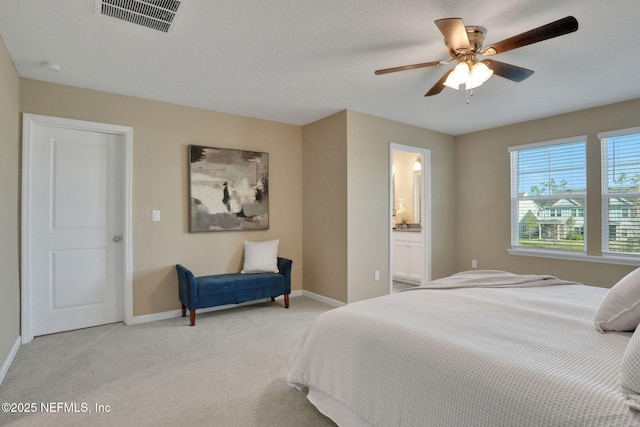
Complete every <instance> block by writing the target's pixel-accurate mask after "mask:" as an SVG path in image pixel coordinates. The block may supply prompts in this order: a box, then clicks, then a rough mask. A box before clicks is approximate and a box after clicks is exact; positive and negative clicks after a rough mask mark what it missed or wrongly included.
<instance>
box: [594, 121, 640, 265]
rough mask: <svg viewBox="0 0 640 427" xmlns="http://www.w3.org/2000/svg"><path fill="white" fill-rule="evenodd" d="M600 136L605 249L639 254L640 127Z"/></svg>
mask: <svg viewBox="0 0 640 427" xmlns="http://www.w3.org/2000/svg"><path fill="white" fill-rule="evenodd" d="M598 137H599V138H600V141H601V147H602V223H603V227H602V252H603V253H617V254H640V128H634V129H625V130H620V131H614V132H606V133H601V134H599V135H598Z"/></svg>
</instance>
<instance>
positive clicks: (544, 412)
mask: <svg viewBox="0 0 640 427" xmlns="http://www.w3.org/2000/svg"><path fill="white" fill-rule="evenodd" d="M481 282H482V281H481V280H480V281H477V282H475V283H474V280H471V282H467V283H464V284H460V282H459V281H446V280H445V281H444V282H442V281H441V282H439V284H435V285H434V286H425V287H420V288H419V289H416V290H411V291H407V292H402V293H398V294H392V295H388V296H384V297H379V298H374V299H370V300H366V301H361V302H358V303H354V304H349V305H347V306H344V307H341V308H337V309H334V310H331V311H328V312H326V313H323V314H322V315H320V316H318V318H316V319H315V321H314V323H313V324H312V326H311V327H310V329H309V331H308V332H307V333H306V335H305V336H304V337H302V338H301V339H300V340H299V341H298V343H297V344H296V346H295V348H294V349H293V350H292V352H291V354H290V358H289V376H288V382H289V384H291V385H292V386H295V387H297V388H300V389H305V390H311V392H310V393H309V399H310V400H311V401H312V403H314V404H315V405H316V406H317V407H318V408H319V409H320V410H321V411H323V412H325V414H326V415H328V416H330V417H331V418H333V419H334V421H336V422H337V423H338V424H340V425H374V426H421V427H424V426H463V425H465V426H471V425H473V426H536V427H539V426H625V425H640V413H638V412H636V411H633V410H631V409H630V408H629V407H628V405H627V404H626V401H627V397H626V396H625V395H624V394H623V393H622V391H621V389H620V365H621V361H622V356H623V354H624V351H625V349H626V346H627V343H628V341H629V339H630V337H631V333H629V332H608V333H604V334H603V333H599V332H597V331H596V329H595V327H594V323H593V318H594V313H595V311H596V309H597V307H598V305H599V303H600V301H601V300H602V298H603V297H604V295H605V293H606V291H607V290H606V289H602V288H596V287H590V286H585V285H580V284H570V283H568V282H562V281H557V282H555V283H554V282H553V280H551V281H550V280H546V279H542V282H540V283H538V284H537V285H536V284H534V283H533V282H526V283H525V282H523V283H519V284H516V285H514V286H513V287H511V286H510V285H509V284H498V283H496V282H493V283H491V284H486V285H482V283H481Z"/></svg>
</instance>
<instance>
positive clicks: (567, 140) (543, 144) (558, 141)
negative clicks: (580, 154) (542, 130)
mask: <svg viewBox="0 0 640 427" xmlns="http://www.w3.org/2000/svg"><path fill="white" fill-rule="evenodd" d="M582 141H585V142H586V141H587V135H579V136H570V137H568V138H560V139H552V140H551V141H540V142H531V143H529V144H522V145H513V146H511V147H508V148H507V151H509V152H512V151H518V150H526V149H529V148H538V147H546V146H549V145H558V144H570V143H572V142H582Z"/></svg>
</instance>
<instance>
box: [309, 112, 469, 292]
mask: <svg viewBox="0 0 640 427" xmlns="http://www.w3.org/2000/svg"><path fill="white" fill-rule="evenodd" d="M347 117H348V120H347V128H348V129H347V134H348V144H347V146H348V152H347V157H348V167H347V187H348V194H347V200H348V224H349V227H348V259H349V261H348V268H349V272H348V283H349V296H348V300H349V302H350V303H351V302H356V301H360V300H363V299H367V298H372V297H376V296H380V295H385V294H387V293H388V292H389V277H390V276H389V275H390V270H389V234H390V232H389V228H390V222H391V219H390V217H389V213H390V212H391V210H390V207H389V199H390V177H389V173H390V172H389V170H390V167H389V162H390V143H396V144H403V145H409V146H414V147H421V148H426V149H429V150H431V177H432V178H431V208H430V209H431V212H432V223H433V229H432V236H431V241H432V277H433V278H438V277H443V276H447V275H449V274H453V273H454V272H455V270H454V268H455V260H454V257H455V246H454V243H455V241H454V240H455V239H454V235H455V223H454V217H453V215H451V212H453V211H455V206H454V203H455V197H454V190H455V183H456V179H455V169H454V165H455V163H454V154H455V145H454V144H455V143H454V138H453V137H452V136H448V135H444V134H441V133H438V132H433V131H430V130H426V129H421V128H418V127H415V126H409V125H406V124H402V123H398V122H394V121H391V120H385V119H381V118H378V117H374V116H370V115H367V114H362V113H358V112H355V111H348V112H347ZM305 237H306V236H305ZM375 271H380V280H379V281H375V280H374V272H375Z"/></svg>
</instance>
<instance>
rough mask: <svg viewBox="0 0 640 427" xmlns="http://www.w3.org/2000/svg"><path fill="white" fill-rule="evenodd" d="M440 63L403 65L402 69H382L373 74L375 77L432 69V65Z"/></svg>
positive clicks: (439, 62)
mask: <svg viewBox="0 0 640 427" xmlns="http://www.w3.org/2000/svg"><path fill="white" fill-rule="evenodd" d="M441 63H443V62H442V61H431V62H422V63H420V64H412V65H403V66H402V67H392V68H383V69H381V70H376V71H375V73H376V75H380V74H388V73H395V72H396V71H406V70H414V69H416V68H424V67H433V66H434V65H440V64H441Z"/></svg>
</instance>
